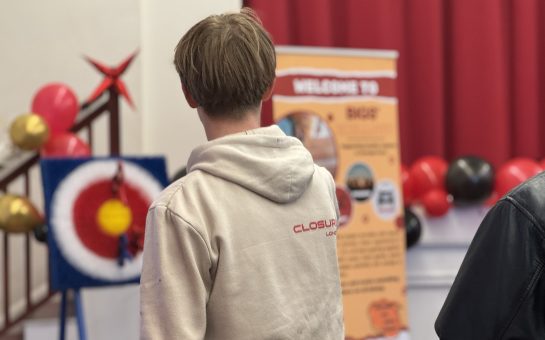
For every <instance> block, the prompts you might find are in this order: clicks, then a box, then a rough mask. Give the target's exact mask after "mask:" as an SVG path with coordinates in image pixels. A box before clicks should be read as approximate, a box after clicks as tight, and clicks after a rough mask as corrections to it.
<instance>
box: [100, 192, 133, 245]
mask: <svg viewBox="0 0 545 340" xmlns="http://www.w3.org/2000/svg"><path fill="white" fill-rule="evenodd" d="M97 222H98V226H99V227H100V230H101V231H102V232H104V233H105V234H106V235H109V236H114V237H116V236H120V235H122V234H123V233H125V232H126V231H127V229H129V227H130V226H131V223H132V213H131V209H130V208H129V207H128V206H127V205H125V204H124V203H123V202H121V201H120V200H118V199H116V198H111V199H109V200H107V201H105V202H104V203H102V205H101V206H100V208H99V209H98V214H97Z"/></svg>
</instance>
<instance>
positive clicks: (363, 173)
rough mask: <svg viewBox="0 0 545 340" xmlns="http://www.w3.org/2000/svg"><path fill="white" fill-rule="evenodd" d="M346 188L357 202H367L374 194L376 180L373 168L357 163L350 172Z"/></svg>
mask: <svg viewBox="0 0 545 340" xmlns="http://www.w3.org/2000/svg"><path fill="white" fill-rule="evenodd" d="M346 186H347V187H348V189H350V195H351V196H352V198H353V199H355V200H356V201H360V202H362V201H365V200H367V199H369V197H371V195H372V194H373V187H374V179H373V173H372V172H371V168H370V167H369V166H368V165H366V164H363V163H356V164H354V165H352V166H351V167H350V169H349V170H348V175H347V176H346Z"/></svg>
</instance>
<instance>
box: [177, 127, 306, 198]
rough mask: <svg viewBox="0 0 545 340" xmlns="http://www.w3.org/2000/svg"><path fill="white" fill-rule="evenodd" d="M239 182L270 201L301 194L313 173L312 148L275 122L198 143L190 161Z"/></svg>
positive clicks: (191, 167)
mask: <svg viewBox="0 0 545 340" xmlns="http://www.w3.org/2000/svg"><path fill="white" fill-rule="evenodd" d="M187 169H188V170H189V172H191V171H195V170H201V171H204V172H207V173H209V174H211V175H214V176H216V177H220V178H222V179H225V180H227V181H229V182H233V183H236V184H238V185H240V186H243V187H244V188H246V189H248V190H251V191H253V192H255V193H257V194H259V195H261V196H263V197H265V198H267V199H269V200H271V201H274V202H278V203H288V202H291V201H294V200H296V199H297V198H299V197H300V196H301V195H302V194H303V193H304V192H305V190H306V189H307V186H308V184H309V182H310V180H311V179H312V176H313V174H314V161H313V160H312V156H311V154H310V152H308V150H307V149H306V148H305V147H304V146H303V144H302V143H301V142H300V141H299V140H298V139H297V138H294V137H289V136H286V135H285V134H284V132H282V130H281V129H280V128H279V127H278V126H276V125H272V126H269V127H264V128H259V129H255V130H249V131H245V132H242V133H238V134H233V135H228V136H225V137H221V138H218V139H215V140H213V141H210V142H208V143H206V144H203V145H201V146H199V147H197V148H196V149H195V150H193V152H192V153H191V156H190V157H189V161H188V164H187Z"/></svg>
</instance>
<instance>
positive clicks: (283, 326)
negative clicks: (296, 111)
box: [141, 9, 344, 340]
mask: <svg viewBox="0 0 545 340" xmlns="http://www.w3.org/2000/svg"><path fill="white" fill-rule="evenodd" d="M174 64H175V66H176V70H177V72H178V74H179V76H180V79H181V83H182V89H183V92H184V94H185V97H186V99H187V102H188V103H189V105H190V106H191V107H192V108H195V109H197V112H198V115H199V117H200V119H201V122H202V124H203V127H204V130H205V133H206V136H207V138H208V142H207V143H205V144H203V145H201V146H199V147H197V148H196V149H195V150H193V152H192V153H191V156H190V158H189V161H188V164H187V169H188V174H187V175H186V176H185V177H183V178H181V179H180V180H178V181H176V182H175V183H173V184H172V185H170V186H169V187H168V188H167V189H165V190H164V191H163V193H162V194H161V196H160V197H159V198H158V199H157V200H156V201H155V202H154V203H153V204H152V206H151V208H150V210H149V213H148V220H147V225H146V239H145V245H144V264H143V270H142V278H141V338H142V339H153V340H162V339H184V340H186V339H187V340H192V339H210V340H212V339H222V340H229V339H236V340H244V339H252V340H256V339H297V340H300V339H327V340H330V339H333V340H341V339H344V335H343V315H342V302H341V301H342V298H341V289H340V283H339V273H338V266H337V257H336V245H335V236H334V235H335V233H334V231H335V230H336V225H337V219H338V216H339V213H338V208H337V201H336V198H335V184H334V182H333V179H332V177H331V175H330V174H329V173H328V172H327V170H325V169H323V168H321V167H318V166H316V165H315V164H314V163H313V160H312V157H311V155H310V153H309V152H308V151H307V150H306V149H305V148H304V146H303V145H302V144H301V142H300V141H299V140H297V139H296V138H293V137H288V136H286V135H285V134H284V133H283V132H282V131H281V130H280V128H278V127H277V126H276V125H273V126H270V127H265V128H260V111H261V104H262V101H263V100H266V99H268V97H269V96H270V94H271V91H272V87H273V83H274V78H275V67H276V57H275V52H274V46H273V44H272V42H271V40H270V38H269V35H268V33H267V32H266V31H265V30H264V29H263V27H262V26H261V23H260V22H259V19H258V18H257V17H256V15H255V14H254V13H253V12H252V11H251V10H249V9H243V10H241V11H240V13H231V14H223V15H213V16H210V17H208V18H206V19H204V20H202V21H201V22H199V23H197V24H196V25H195V26H193V27H192V28H191V29H190V30H189V31H188V32H187V33H186V34H185V35H184V36H183V37H182V39H181V40H180V42H179V43H178V46H177V47H176V52H175V58H174Z"/></svg>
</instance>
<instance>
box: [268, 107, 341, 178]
mask: <svg viewBox="0 0 545 340" xmlns="http://www.w3.org/2000/svg"><path fill="white" fill-rule="evenodd" d="M277 125H278V126H279V127H280V129H282V131H284V133H285V134H286V135H288V136H292V137H296V138H298V139H299V140H300V141H301V142H302V143H303V145H304V146H305V147H306V148H307V149H308V151H310V153H311V154H312V158H313V159H314V162H315V163H316V164H318V165H320V166H323V167H324V168H326V169H327V170H329V172H331V174H332V175H333V177H335V172H336V171H337V151H336V148H335V139H334V136H333V132H332V131H331V129H330V127H329V126H328V125H327V123H326V121H325V120H324V119H322V118H321V117H320V116H318V115H317V114H315V113H312V112H306V111H297V112H292V113H290V114H288V115H287V116H286V117H284V118H282V119H281V120H279V121H278V122H277Z"/></svg>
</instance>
